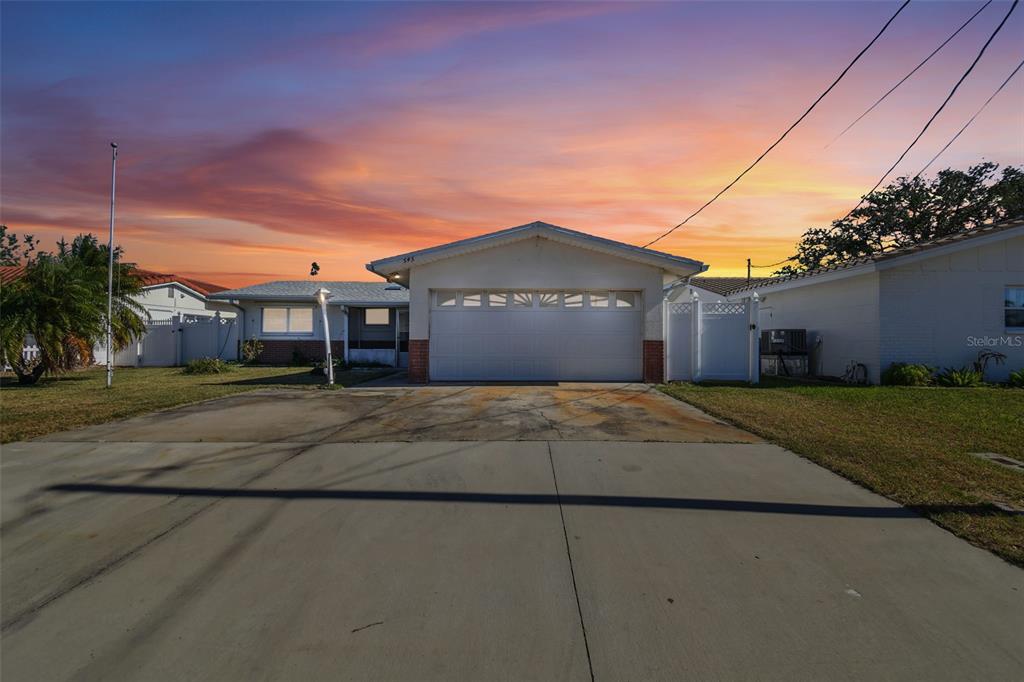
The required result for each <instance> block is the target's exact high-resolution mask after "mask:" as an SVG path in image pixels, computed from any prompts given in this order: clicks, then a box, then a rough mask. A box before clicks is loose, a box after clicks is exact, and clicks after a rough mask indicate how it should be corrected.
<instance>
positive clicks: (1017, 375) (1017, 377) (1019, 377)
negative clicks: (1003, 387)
mask: <svg viewBox="0 0 1024 682" xmlns="http://www.w3.org/2000/svg"><path fill="white" fill-rule="evenodd" d="M1009 383H1010V385H1011V386H1013V387H1014V388H1024V367H1021V368H1020V369H1018V370H1017V371H1016V372H1010V381H1009Z"/></svg>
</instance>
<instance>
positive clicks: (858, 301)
mask: <svg viewBox="0 0 1024 682" xmlns="http://www.w3.org/2000/svg"><path fill="white" fill-rule="evenodd" d="M758 294H759V295H760V296H761V307H760V314H759V316H758V325H759V327H760V329H762V330H767V329H806V330H807V344H808V346H809V347H810V349H811V358H810V360H811V371H812V372H813V373H818V374H821V375H824V376H842V375H843V373H844V372H845V371H846V368H847V365H848V364H849V363H850V362H860V363H863V364H864V365H865V366H866V367H867V369H868V379H869V381H871V382H873V383H877V382H878V381H879V376H880V373H881V370H880V366H879V317H878V308H879V301H878V296H879V288H878V273H874V272H872V273H867V274H863V275H858V276H855V277H847V278H845V279H837V280H834V281H831V282H828V281H825V282H818V283H816V284H808V285H807V286H802V287H799V288H795V289H787V290H784V291H777V292H771V291H759V292H758ZM819 339H820V344H819Z"/></svg>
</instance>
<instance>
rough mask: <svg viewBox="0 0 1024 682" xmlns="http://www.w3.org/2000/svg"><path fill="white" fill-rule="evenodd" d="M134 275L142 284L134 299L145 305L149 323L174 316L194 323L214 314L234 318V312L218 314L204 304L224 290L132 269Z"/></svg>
mask: <svg viewBox="0 0 1024 682" xmlns="http://www.w3.org/2000/svg"><path fill="white" fill-rule="evenodd" d="M134 272H135V274H136V275H137V276H138V277H139V279H140V280H141V281H142V293H141V294H140V295H139V296H136V297H135V300H137V301H138V302H139V303H141V304H142V305H143V306H145V308H146V311H147V312H148V313H149V319H150V320H151V321H158V320H170V319H172V318H173V317H174V316H175V315H180V316H181V317H182V318H183V319H185V320H197V319H203V318H208V317H213V316H214V315H216V314H217V312H220V313H221V317H234V316H235V312H234V311H231V310H222V311H218V310H217V309H216V307H215V306H210V305H208V304H209V298H208V297H209V296H210V295H211V294H216V293H218V292H220V291H226V290H227V287H222V286H220V285H218V284H211V283H209V282H204V281H202V280H198V279H194V278H192V277H183V276H181V275H174V274H168V273H164V272H153V271H152V270H142V269H140V268H135V270H134Z"/></svg>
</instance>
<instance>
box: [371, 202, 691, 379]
mask: <svg viewBox="0 0 1024 682" xmlns="http://www.w3.org/2000/svg"><path fill="white" fill-rule="evenodd" d="M366 267H367V269H368V270H370V271H371V272H373V273H375V274H377V275H380V276H381V277H383V278H385V279H386V280H387V281H388V282H392V283H397V284H399V285H401V286H402V287H404V288H405V289H407V290H408V297H409V298H408V311H409V312H408V315H409V318H408V319H409V329H408V337H409V379H410V380H411V381H414V382H426V381H476V380H531V381H535V380H591V381H601V380H604V381H640V380H643V381H649V382H660V381H662V380H663V378H664V356H665V350H664V338H665V321H664V320H665V315H664V307H663V304H664V300H665V295H664V290H665V287H667V286H671V285H672V284H673V283H675V282H678V281H680V280H683V279H685V278H688V277H690V276H692V275H694V274H697V273H700V272H703V271H704V270H706V269H707V266H706V265H704V264H703V263H701V262H699V261H696V260H692V259H689V258H684V257H682V256H675V255H672V254H668V253H663V252H660V251H655V250H653V249H645V248H641V247H637V246H632V245H629V244H625V243H622V242H618V241H613V240H610V239H603V238H600V237H595V236H593V235H589V234H585V233H583V232H577V231H575V230H570V229H566V228H564V227H558V226H556V225H550V224H548V223H543V222H533V223H529V224H526V225H520V226H518V227H513V228H509V229H506V230H501V231H498V232H492V233H490V234H484V235H481V236H478V237H472V238H470V239H462V240H459V241H455V242H451V243H449V244H442V245H440V246H435V247H432V248H427V249H422V250H419V251H412V252H409V253H403V254H399V255H396V256H391V257H388V258H381V259H379V260H375V261H373V262H372V263H369V264H367V266H366Z"/></svg>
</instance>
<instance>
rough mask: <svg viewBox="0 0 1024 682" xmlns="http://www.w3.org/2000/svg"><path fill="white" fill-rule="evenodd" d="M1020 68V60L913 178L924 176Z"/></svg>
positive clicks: (1023, 64) (1022, 65)
mask: <svg viewBox="0 0 1024 682" xmlns="http://www.w3.org/2000/svg"><path fill="white" fill-rule="evenodd" d="M1021 67H1024V60H1021V62H1020V64H1017V68H1015V69H1014V70H1013V71H1012V72H1010V75H1009V76H1007V77H1006V80H1004V81H1003V83H1002V85H1000V86H999V87H998V88H996V91H995V92H993V93H992V96H991V97H989V98H988V99H987V100H985V103H984V104H982V105H981V108H980V109H978V110H977V111H976V112H974V116H971V117H970V118H969V119H968V120H967V123H965V124H964V127H963V128H961V129H960V130H958V131H957V133H956V135H954V136H953V137H952V139H950V141H949V142H947V143H946V146H945V147H943V148H942V149H940V150H939V153H938V154H936V155H935V156H933V157H932V160H931V161H929V162H928V163H926V164H925V165H924V168H922V169H921V170H919V171H917V175H915V176H914V177H915V178H919V177H921V176H922V175H924V172H925V171H926V170H928V168H929V167H930V166H931V165H932V164H933V163H935V160H936V159H938V158H939V157H940V156H942V154H943V153H944V152H945V151H946V150H947V149H949V147H950V145H952V144H953V143H954V142H956V140H957V138H958V137H960V135H962V134H963V132H964V131H965V130H967V128H968V127H969V126H970V125H971V124H972V123H974V119H976V118H978V114H980V113H981V112H983V111H985V107H987V106H988V105H989V102H991V101H992V100H994V99H995V98H996V95H998V94H999V93H1000V92H1001V91H1002V89H1003V88H1005V87H1006V84H1007V83H1009V82H1010V80H1011V79H1012V78H1013V77H1014V76H1016V75H1017V72H1018V71H1020V70H1021Z"/></svg>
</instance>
